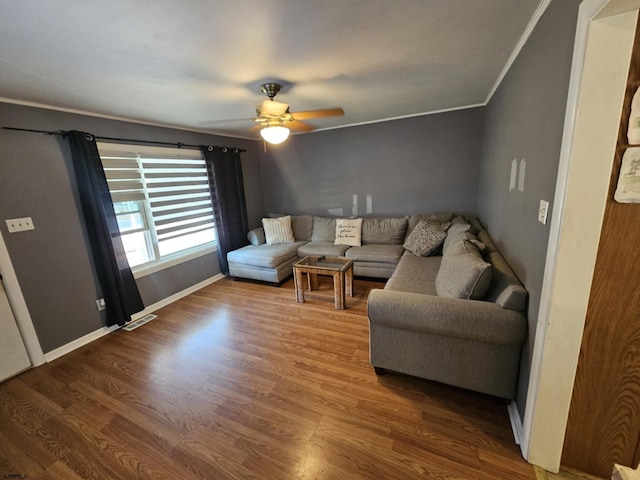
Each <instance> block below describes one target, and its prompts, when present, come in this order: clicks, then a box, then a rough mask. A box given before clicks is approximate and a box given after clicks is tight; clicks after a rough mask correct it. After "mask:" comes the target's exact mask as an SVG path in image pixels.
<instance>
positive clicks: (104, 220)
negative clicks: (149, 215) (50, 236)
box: [67, 131, 144, 325]
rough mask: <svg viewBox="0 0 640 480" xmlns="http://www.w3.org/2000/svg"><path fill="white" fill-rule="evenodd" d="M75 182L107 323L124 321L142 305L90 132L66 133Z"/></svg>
mask: <svg viewBox="0 0 640 480" xmlns="http://www.w3.org/2000/svg"><path fill="white" fill-rule="evenodd" d="M67 138H68V140H69V144H70V146H71V154H72V157H73V167H74V170H75V174H76V183H77V186H78V192H79V194H80V202H81V204H82V211H83V213H84V219H85V223H86V226H87V232H88V234H89V242H90V243H91V250H92V253H93V259H94V263H95V265H96V270H97V271H98V278H99V280H100V284H101V286H102V290H103V292H102V294H103V295H104V299H105V303H106V305H107V308H106V314H107V325H116V324H117V325H124V324H125V323H126V322H128V321H129V320H130V319H131V315H132V314H133V313H136V312H139V311H140V310H143V309H144V305H143V303H142V299H141V298H140V293H139V291H138V286H137V285H136V282H135V279H134V278H133V273H131V268H130V267H129V262H128V261H127V256H126V254H125V251H124V247H123V245H122V239H121V238H120V230H119V229H118V221H117V219H116V214H115V211H114V209H113V203H112V201H111V193H110V192H109V186H108V185H107V179H106V177H105V174H104V170H103V169H102V162H101V161H100V155H99V153H98V147H97V145H96V141H95V138H94V137H93V135H90V134H88V133H84V132H77V131H72V132H68V133H67Z"/></svg>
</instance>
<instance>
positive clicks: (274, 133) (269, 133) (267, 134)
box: [260, 125, 290, 145]
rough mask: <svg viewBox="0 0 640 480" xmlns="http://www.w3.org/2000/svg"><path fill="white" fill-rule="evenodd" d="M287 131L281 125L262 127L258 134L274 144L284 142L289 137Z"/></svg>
mask: <svg viewBox="0 0 640 480" xmlns="http://www.w3.org/2000/svg"><path fill="white" fill-rule="evenodd" d="M289 133H290V131H289V129H288V128H287V127H283V126H281V125H273V126H269V127H264V128H263V129H262V130H260V135H261V136H262V138H264V139H265V140H266V141H267V142H269V143H272V144H274V145H277V144H279V143H282V142H284V141H285V140H286V139H287V138H289Z"/></svg>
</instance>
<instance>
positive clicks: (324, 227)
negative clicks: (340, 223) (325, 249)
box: [311, 217, 336, 243]
mask: <svg viewBox="0 0 640 480" xmlns="http://www.w3.org/2000/svg"><path fill="white" fill-rule="evenodd" d="M335 240H336V219H335V218H331V217H313V230H312V232H311V241H312V242H332V243H333V242H335Z"/></svg>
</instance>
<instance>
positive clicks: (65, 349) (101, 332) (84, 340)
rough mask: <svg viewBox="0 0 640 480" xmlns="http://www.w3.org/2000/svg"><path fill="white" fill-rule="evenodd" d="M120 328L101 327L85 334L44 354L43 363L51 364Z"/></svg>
mask: <svg viewBox="0 0 640 480" xmlns="http://www.w3.org/2000/svg"><path fill="white" fill-rule="evenodd" d="M118 328H120V326H119V325H112V326H110V327H102V328H99V329H98V330H95V331H93V332H91V333H88V334H86V335H85V336H84V337H80V338H76V339H75V340H73V341H72V342H69V343H67V344H66V345H62V346H61V347H58V348H56V349H55V350H51V351H50V352H47V353H45V354H44V361H45V362H47V363H48V362H52V361H54V360H55V359H56V358H60V357H61V356H63V355H66V354H67V353H69V352H73V351H74V350H75V349H76V348H80V347H82V346H84V345H87V344H88V343H91V342H93V341H94V340H97V339H99V338H100V337H104V336H105V335H106V334H108V333H111V332H113V331H114V330H117V329H118Z"/></svg>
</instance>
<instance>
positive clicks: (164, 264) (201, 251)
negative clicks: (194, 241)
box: [131, 245, 218, 279]
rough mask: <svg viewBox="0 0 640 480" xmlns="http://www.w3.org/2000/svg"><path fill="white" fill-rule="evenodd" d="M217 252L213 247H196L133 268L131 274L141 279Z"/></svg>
mask: <svg viewBox="0 0 640 480" xmlns="http://www.w3.org/2000/svg"><path fill="white" fill-rule="evenodd" d="M217 251H218V249H217V247H216V246H215V245H208V246H205V247H196V248H193V249H191V250H188V251H186V252H183V253H179V254H175V255H172V256H169V257H166V258H163V259H162V260H158V261H155V262H150V263H146V264H144V265H140V266H138V267H133V268H132V269H131V271H132V272H133V278H136V279H137V278H142V277H146V276H147V275H151V274H153V273H156V272H159V271H161V270H165V269H167V268H171V267H174V266H176V265H180V264H181V263H185V262H188V261H189V260H194V259H196V258H199V257H203V256H205V255H209V254H210V253H215V252H217Z"/></svg>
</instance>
